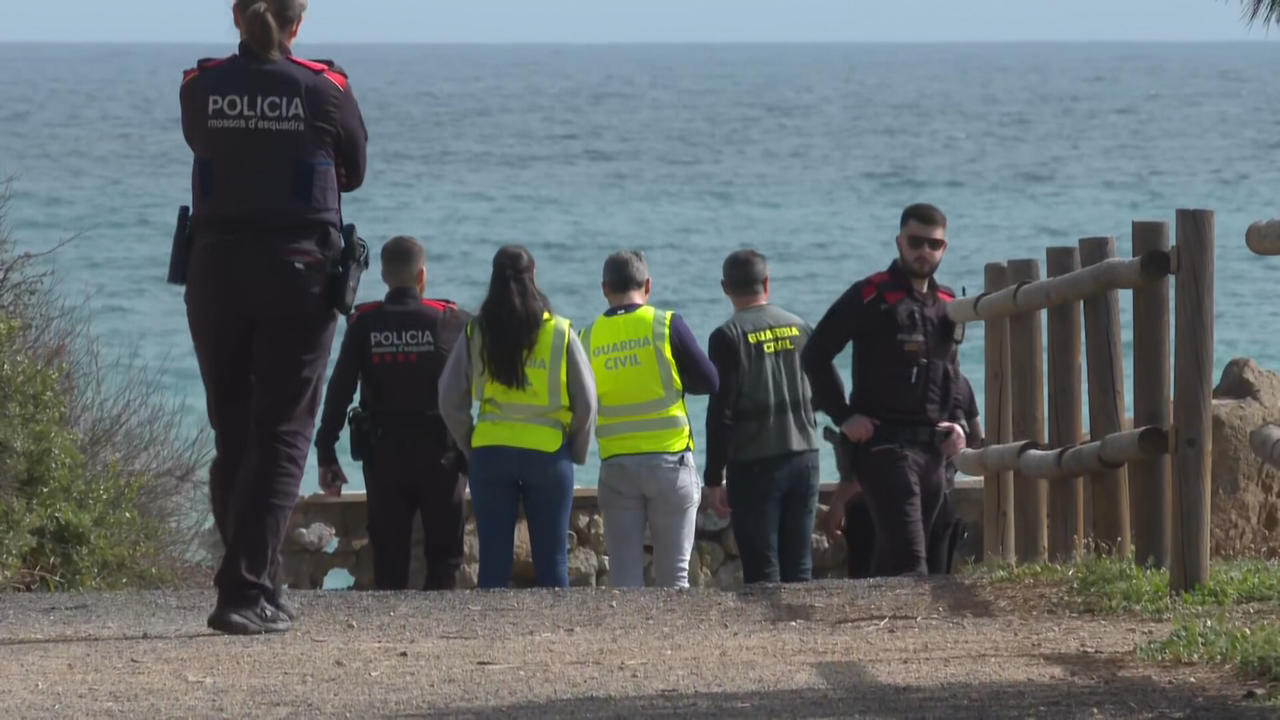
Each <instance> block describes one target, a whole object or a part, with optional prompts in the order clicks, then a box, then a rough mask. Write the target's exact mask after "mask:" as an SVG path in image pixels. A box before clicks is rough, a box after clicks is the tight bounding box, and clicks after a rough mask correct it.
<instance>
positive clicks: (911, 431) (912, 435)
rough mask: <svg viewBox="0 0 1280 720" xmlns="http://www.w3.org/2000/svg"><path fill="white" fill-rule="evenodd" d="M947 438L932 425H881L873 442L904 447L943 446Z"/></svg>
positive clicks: (873, 436)
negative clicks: (896, 444) (897, 444)
mask: <svg viewBox="0 0 1280 720" xmlns="http://www.w3.org/2000/svg"><path fill="white" fill-rule="evenodd" d="M946 438H947V433H946V431H944V430H939V429H938V428H936V427H934V426H932V425H905V424H891V423H881V424H879V425H877V426H876V430H875V433H874V434H872V436H871V442H873V443H876V442H887V443H902V444H904V445H941V444H942V443H943V441H944V440H946Z"/></svg>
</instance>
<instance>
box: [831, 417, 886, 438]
mask: <svg viewBox="0 0 1280 720" xmlns="http://www.w3.org/2000/svg"><path fill="white" fill-rule="evenodd" d="M879 424H880V423H879V422H877V421H875V420H872V419H871V418H869V417H867V416H866V415H854V416H853V417H851V418H849V419H848V420H845V421H844V424H843V425H841V426H840V432H842V433H844V436H845V437H847V438H849V440H851V441H853V442H863V441H865V440H870V439H871V436H872V435H873V434H874V433H875V431H876V425H879Z"/></svg>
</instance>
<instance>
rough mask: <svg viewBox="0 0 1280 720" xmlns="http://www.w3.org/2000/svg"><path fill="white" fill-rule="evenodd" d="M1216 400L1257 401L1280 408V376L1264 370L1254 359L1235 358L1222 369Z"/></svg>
mask: <svg viewBox="0 0 1280 720" xmlns="http://www.w3.org/2000/svg"><path fill="white" fill-rule="evenodd" d="M1213 399H1214V400H1257V401H1258V402H1260V403H1262V404H1263V405H1265V406H1267V407H1280V376H1277V375H1276V374H1275V373H1273V372H1271V371H1270V370H1264V369H1262V367H1261V366H1259V365H1258V363H1256V362H1254V361H1253V359H1252V358H1234V359H1232V360H1231V362H1229V363H1227V366H1226V367H1224V368H1223V369H1222V376H1221V377H1220V378H1219V379H1218V386H1217V387H1215V388H1214V389H1213Z"/></svg>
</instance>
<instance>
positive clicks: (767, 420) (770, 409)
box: [704, 250, 819, 584]
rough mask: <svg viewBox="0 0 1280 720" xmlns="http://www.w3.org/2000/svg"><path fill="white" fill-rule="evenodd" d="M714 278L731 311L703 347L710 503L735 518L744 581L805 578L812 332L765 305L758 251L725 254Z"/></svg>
mask: <svg viewBox="0 0 1280 720" xmlns="http://www.w3.org/2000/svg"><path fill="white" fill-rule="evenodd" d="M720 285H721V287H722V288H723V289H724V293H725V295H727V296H729V300H730V301H731V302H732V303H733V309H734V314H733V317H731V318H730V319H729V320H728V322H726V323H725V324H723V325H721V326H720V327H718V328H716V330H715V332H713V333H711V337H710V339H709V340H708V344H707V355H708V357H709V358H710V359H711V362H712V364H714V365H715V366H716V371H717V372H718V373H719V375H720V386H719V388H718V389H717V391H716V392H715V393H714V394H713V395H712V396H711V399H710V402H709V403H708V406H707V462H706V468H707V470H706V475H705V479H704V481H705V484H706V490H705V495H706V500H707V503H708V504H709V505H710V507H711V508H712V510H713V511H715V512H717V513H718V514H719V515H720V516H721V517H724V516H725V515H728V516H729V517H730V518H731V520H730V522H731V526H732V528H733V534H734V539H735V540H737V543H738V553H739V557H740V558H741V559H742V580H743V582H744V583H748V584H749V583H759V582H779V581H781V582H803V581H806V580H810V579H812V577H813V562H812V550H811V548H812V536H813V523H814V515H815V513H816V512H817V507H818V482H819V475H818V423H817V418H816V417H815V415H814V411H813V407H812V400H811V394H810V391H809V380H808V378H807V377H806V376H805V373H804V369H803V368H802V367H801V363H800V354H801V351H803V349H804V345H805V342H806V341H807V340H808V338H809V334H810V333H811V332H812V329H811V328H810V326H809V324H808V323H806V322H805V321H804V320H802V319H800V318H799V317H797V316H795V315H793V314H792V313H789V312H787V311H786V310H783V309H782V308H780V307H778V306H776V305H771V304H770V303H769V266H768V263H767V262H766V261H765V257H764V256H763V255H761V254H760V253H758V252H756V251H755V250H739V251H737V252H734V253H732V254H730V255H729V257H728V258H726V259H725V261H724V267H723V279H722V280H721V281H720ZM726 485H727V488H726Z"/></svg>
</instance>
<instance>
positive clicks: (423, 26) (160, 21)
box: [0, 0, 1280, 43]
mask: <svg viewBox="0 0 1280 720" xmlns="http://www.w3.org/2000/svg"><path fill="white" fill-rule="evenodd" d="M230 6H231V0H0V42H5V41H10V42H11V41H39V42H49V41H67V42H228V41H234V40H235V39H236V38H237V37H238V36H237V34H236V32H235V28H234V27H233V26H232V24H231V12H230ZM1240 10H1241V4H1240V0H311V9H310V11H309V12H308V14H307V20H306V22H305V23H304V25H303V35H304V37H303V38H302V40H303V41H305V42H308V43H338V42H341V43H347V42H351V43H384V42H397V43H527V42H567V43H611V42H829V41H851V42H871V41H889V42H902V41H923V42H938V41H962V42H974V41H1037V40H1068V41H1080V40H1140V41H1232V40H1264V39H1268V34H1269V33H1268V29H1267V28H1263V27H1262V26H1260V25H1255V26H1254V27H1253V28H1248V27H1246V25H1245V23H1244V21H1243V20H1242V19H1241V16H1240ZM1270 34H1271V35H1275V36H1277V37H1280V33H1277V32H1275V31H1271V33H1270Z"/></svg>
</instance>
